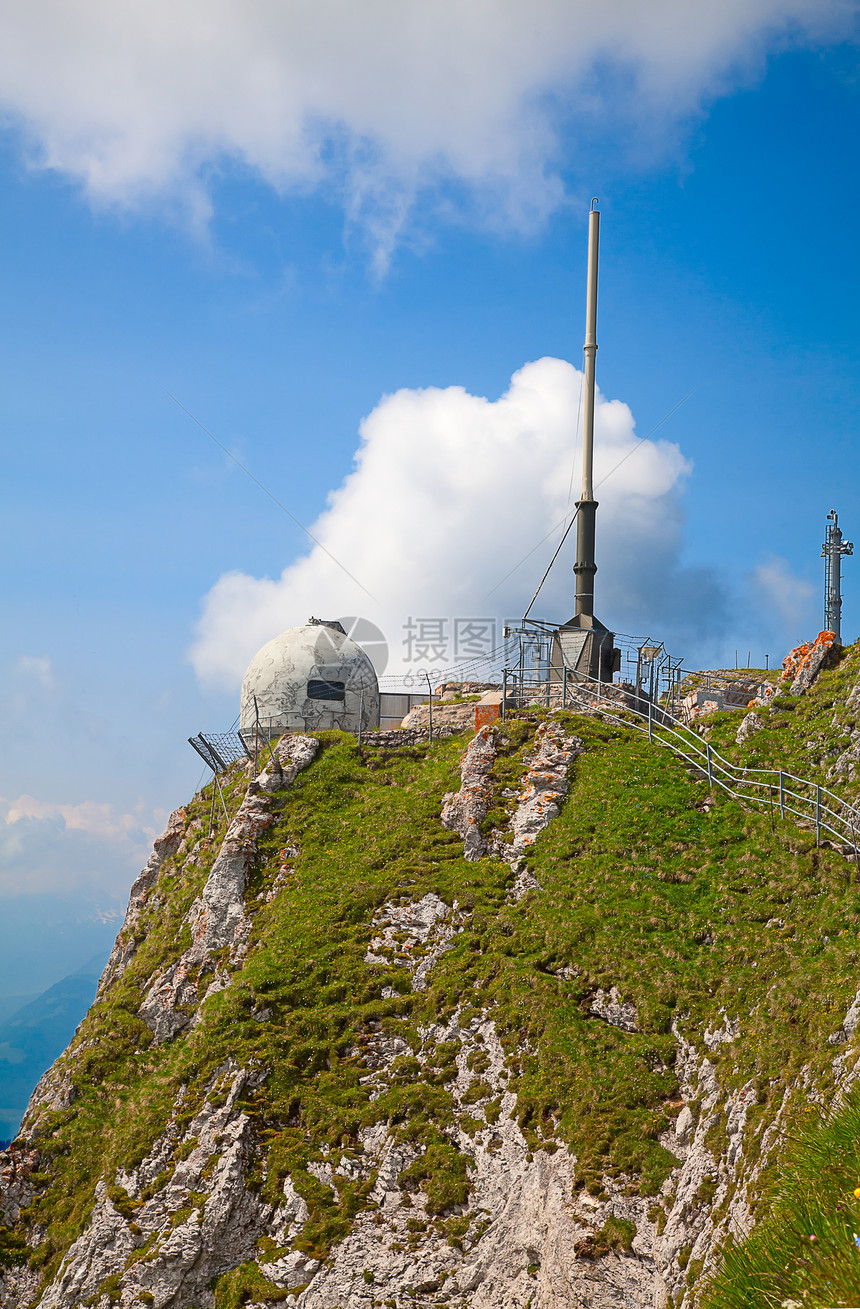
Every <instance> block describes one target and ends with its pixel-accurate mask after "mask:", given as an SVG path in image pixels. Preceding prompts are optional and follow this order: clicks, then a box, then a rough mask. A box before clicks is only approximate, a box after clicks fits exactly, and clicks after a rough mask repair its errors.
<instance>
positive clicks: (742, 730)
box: [735, 713, 764, 745]
mask: <svg viewBox="0 0 860 1309" xmlns="http://www.w3.org/2000/svg"><path fill="white" fill-rule="evenodd" d="M763 727H764V723H763V722H762V721H761V719H760V718H759V716H758V714H755V713H749V714H745V715H744V717H743V718H742V719H741V725H740V727H739V728H738V730H737V732H736V733H735V741H736V743H737V744H738V745H746V743H747V741H749V740H751V739H752V738H753V737H754V736H755V735H756V733H757V732H760V731H761V730H762V728H763Z"/></svg>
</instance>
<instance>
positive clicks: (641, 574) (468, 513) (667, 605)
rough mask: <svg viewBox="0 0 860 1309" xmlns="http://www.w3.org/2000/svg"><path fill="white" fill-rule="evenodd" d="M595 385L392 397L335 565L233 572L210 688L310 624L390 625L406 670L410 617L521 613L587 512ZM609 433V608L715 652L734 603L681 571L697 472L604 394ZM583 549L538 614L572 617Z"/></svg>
mask: <svg viewBox="0 0 860 1309" xmlns="http://www.w3.org/2000/svg"><path fill="white" fill-rule="evenodd" d="M580 383H581V374H580V373H579V372H578V371H577V370H576V369H575V368H574V367H573V366H572V365H571V364H569V363H565V362H564V361H562V360H560V359H550V358H546V359H540V360H538V361H536V362H534V363H530V364H526V365H525V366H524V367H523V368H521V369H520V370H519V371H518V372H517V373H515V374H514V377H513V378H512V380H511V385H510V388H509V390H508V391H507V392H506V393H505V394H504V395H503V396H501V397H500V398H499V399H498V400H495V401H492V400H487V399H484V398H483V397H481V396H475V395H470V394H469V392H468V391H466V390H464V389H463V388H462V387H448V388H446V389H439V388H435V387H430V388H427V389H424V390H401V391H398V392H396V393H395V394H394V395H390V396H387V397H385V398H384V399H383V400H382V401H381V402H380V403H379V405H378V406H377V407H376V408H375V409H374V411H373V412H372V413H371V414H370V415H369V417H367V418H366V419H365V420H364V422H363V423H362V424H361V429H360V430H361V444H360V447H359V450H358V453H357V455H356V464H355V469H354V471H353V472H352V473H351V474H350V475H349V476H348V477H347V478H346V479H345V481H344V482H343V484H342V485H341V486H340V487H339V488H338V489H337V490H336V491H334V492H333V493H332V494H331V495H330V497H329V508H328V509H327V510H326V511H325V512H324V513H323V514H322V515H321V517H320V518H319V520H318V521H317V522H316V524H315V525H314V527H313V533H314V536H315V537H316V538H317V539H318V541H319V542H320V543H321V545H323V546H325V549H326V550H327V551H328V552H329V554H326V553H325V552H324V551H323V550H322V549H321V548H320V547H319V546H316V547H314V548H313V549H312V550H311V551H310V553H309V554H308V555H307V556H305V557H304V558H302V559H299V560H298V561H296V562H295V563H293V564H291V565H290V566H288V567H287V568H286V569H285V571H284V572H283V573H282V575H281V576H280V577H279V578H278V579H277V580H273V579H271V578H255V577H249V576H248V575H247V574H244V573H239V572H234V573H228V574H226V575H225V576H223V577H221V578H220V579H219V581H218V582H217V583H216V584H215V586H214V587H213V588H212V590H211V591H210V592H209V594H208V596H207V597H206V598H205V601H204V607H203V615H202V618H201V620H200V624H199V628H198V633H197V639H196V641H195V643H194V646H193V648H192V651H191V657H192V662H193V664H194V667H195V669H196V671H197V673H198V676H199V677H200V678H201V680H202V681H203V682H204V683H206V684H209V685H213V686H221V687H224V688H229V689H235V688H236V687H237V686H238V683H239V680H240V678H241V676H242V673H243V671H244V669H245V666H246V665H247V663H248V660H249V659H250V657H251V656H252V655H253V653H254V652H255V651H256V650H257V649H258V648H259V647H260V646H261V645H262V644H263V643H264V642H265V641H268V640H269V639H270V638H271V637H272V636H274V635H275V634H276V633H277V632H279V631H282V630H283V629H284V628H286V627H289V626H292V625H294V624H296V623H303V622H305V621H306V620H307V618H308V617H309V615H311V614H315V615H316V616H318V617H332V618H333V617H337V616H340V615H342V614H355V613H360V614H363V615H364V616H365V617H367V618H369V619H371V620H373V621H374V622H376V623H378V624H379V626H380V627H381V628H382V630H383V631H384V632H385V633H386V634H387V636H388V639H389V643H390V644H391V645H392V647H393V654H394V656H395V657H394V660H393V664H392V666H395V667H396V665H397V656H398V654H399V653H400V642H401V640H402V628H403V624H404V622H405V621H406V619H407V618H409V617H415V618H418V617H430V616H437V617H446V618H457V617H486V616H496V617H500V618H504V617H510V616H512V615H521V614H522V613H523V610H524V608H525V606H526V605H527V603H528V601H529V599H530V597H531V594H532V592H533V590H534V588H535V586H536V585H537V582H538V581H539V579H540V576H541V574H542V572H543V570H544V568H545V566H546V563H547V562H548V560H549V558H550V557H551V555H552V552H553V549H554V548H555V545H556V544H557V542H558V539H559V536H560V532H559V531H553V532H552V535H551V536H550V539H549V540H547V541H546V542H544V543H543V545H541V546H540V548H539V549H538V550H536V551H535V552H534V553H533V554H531V556H530V558H529V559H528V560H527V562H526V563H525V564H523V565H522V567H520V568H517V569H516V571H514V572H513V574H512V576H510V577H509V578H508V579H507V580H506V581H505V582H504V583H503V585H501V586H499V585H498V583H499V582H500V580H501V579H502V578H504V577H505V574H507V573H508V572H509V571H510V570H511V569H514V568H515V566H516V565H517V564H518V563H519V561H520V560H522V559H523V557H524V556H526V555H528V554H529V553H530V552H531V551H532V550H533V548H534V546H535V545H536V543H538V542H540V541H541V538H542V537H544V536H545V534H546V533H547V532H548V531H550V530H551V529H553V528H554V527H555V525H556V524H557V523H558V522H559V521H560V520H561V519H562V518H563V517H564V515H565V513H566V512H567V510H568V508H569V506H570V498H572V499H573V500H575V499H576V493H577V491H578V485H579V482H578V479H579V471H578V469H577V471H576V474H575V476H574V478H573V495H572V497H570V498H569V493H570V488H571V481H572V479H571V468H572V454H573V445H574V432H575V431H576V427H577V416H578V412H579V400H580ZM595 428H596V438H595V446H596V449H595V488H596V494H597V496H598V499H599V501H600V508H599V510H598V557H599V565H600V571H599V572H598V575H597V604H596V608H597V612H598V614H599V615H600V616H601V617H602V618H603V620H604V621H606V622H607V623H609V624H612V625H614V626H616V627H617V628H620V629H621V630H626V631H633V632H639V631H641V629H642V626H643V625H644V624H646V623H647V624H648V625H649V626H653V625H654V624H659V625H660V634H661V635H664V634H668V635H670V636H672V635H674V636H676V637H678V638H679V639H680V638H684V639H686V638H687V637H689V636H690V635H691V634H693V633H695V635H696V639H697V640H699V642H701V640H702V637H703V636H704V635H706V634H707V633H708V632H709V631H712V630H713V629H714V627H715V626H716V627H718V626H719V624H720V622H721V619H722V615H723V611H724V600H723V596H722V593H721V592H720V590H719V588H718V587H717V586H716V585H715V583H714V581H713V579H712V577H711V575H710V574H709V573H707V572H706V571H703V570H698V571H696V570H690V569H685V568H684V567H682V565H681V563H680V549H681V528H682V515H681V509H680V500H679V493H680V489H681V486H682V484H683V481H684V478H685V477H686V475H687V474H688V473H689V471H690V464H689V463H688V462H687V460H685V458H684V456H683V455H682V453H681V451H680V449H679V448H678V446H677V445H675V444H673V443H671V442H668V441H644V442H642V443H641V444H640V443H639V442H638V439H637V437H636V434H635V430H634V421H633V416H632V414H631V412H630V410H629V409H628V407H627V405H625V404H623V403H621V402H620V401H618V400H611V401H609V400H606V399H604V398H603V397H602V396H601V395H600V394H599V393H598V403H597V411H596V422H595ZM622 461H623V462H622ZM603 479H605V481H604V480H603ZM601 483H602V484H601ZM572 547H573V533H571V536H570V538H569V539H568V543H567V546H566V548H565V551H564V552H563V554H562V556H561V557H560V558H559V561H558V563H557V565H556V567H555V569H554V570H553V572H552V574H551V575H550V580H549V581H548V583H547V586H546V588H545V592H543V593H542V594H541V599H540V602H539V604H538V606H537V608H536V610H535V611H534V613H535V615H537V614H538V613H544V614H547V615H549V616H551V617H554V618H555V619H558V620H563V619H566V618H568V617H569V616H570V614H571V612H572V609H573V578H572V575H571V571H570V570H571V565H572V562H573V559H572ZM330 555H332V556H334V558H335V559H337V560H340V561H341V562H342V563H343V564H344V566H345V567H346V568H348V569H349V571H350V573H352V574H353V576H354V577H355V578H357V579H358V580H359V581H360V583H361V584H362V586H363V587H365V588H366V592H370V594H371V595H372V596H373V597H375V599H371V598H370V597H369V596H368V594H367V593H366V592H365V591H362V590H361V589H360V588H359V587H358V586H356V585H355V583H354V582H352V581H351V580H350V579H349V578H348V577H347V576H346V574H345V572H344V571H342V569H340V568H338V566H337V565H336V564H335V563H334V562H333V561H332V559H331V558H330Z"/></svg>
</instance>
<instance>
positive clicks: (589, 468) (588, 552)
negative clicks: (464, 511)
mask: <svg viewBox="0 0 860 1309" xmlns="http://www.w3.org/2000/svg"><path fill="white" fill-rule="evenodd" d="M596 203H597V202H596V200H592V202H591V212H590V213H589V215H588V293H587V297H586V307H585V346H584V351H583V352H584V355H585V364H584V371H585V387H584V390H585V396H584V405H583V427H582V494H581V496H580V499H579V500H577V502H576V507H577V509H578V510H579V514H578V517H577V523H576V563H575V564H574V565H573V571H574V573H575V574H576V610H575V614H576V617H577V618H581V617H584V618H593V617H594V574H595V573H596V572H597V565H596V564H595V562H594V527H595V518H596V516H597V501H596V500H595V498H594V487H593V485H592V474H593V463H594V374H595V362H596V359H595V357H596V355H597V253H598V244H599V240H600V211H599V210H597V209H595V207H594V206H595V204H596Z"/></svg>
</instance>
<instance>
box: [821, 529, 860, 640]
mask: <svg viewBox="0 0 860 1309" xmlns="http://www.w3.org/2000/svg"><path fill="white" fill-rule="evenodd" d="M853 553H854V546H853V545H852V544H851V542H850V541H843V540H842V529H841V528H840V526H839V519H838V517H837V514H836V510H835V509H831V510H830V513H829V514H828V515H827V537H826V539H825V541H824V545H823V546H822V547H821V557H822V559H823V560H824V630H825V631H826V632H833V634H834V636H835V637H836V640H837V641H838V642H839V643H840V644H841V643H842V556H843V555H853Z"/></svg>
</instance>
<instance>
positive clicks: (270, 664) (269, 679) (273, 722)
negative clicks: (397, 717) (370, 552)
mask: <svg viewBox="0 0 860 1309" xmlns="http://www.w3.org/2000/svg"><path fill="white" fill-rule="evenodd" d="M255 698H256V704H255ZM258 714H259V721H260V727H261V729H262V734H263V736H264V737H275V736H282V735H283V734H284V732H306V731H310V732H321V731H325V730H327V729H329V728H333V727H336V728H340V729H341V730H342V731H344V732H358V727H359V718H360V719H361V726H362V728H363V729H364V730H367V729H370V728H375V727H376V726H377V725H378V723H379V683H378V681H377V680H376V672H375V670H374V667H373V664H372V663H371V662H370V660H369V658H368V657H367V655H366V654H365V653H364V651H363V650H362V648H361V646H358V645H356V644H355V642H354V641H351V640H350V639H349V637H348V636H347V635H346V633H345V632H344V630H343V628H342V627H341V625H340V623H334V622H331V623H330V622H325V621H324V620H322V619H319V618H310V619H308V622H307V623H306V624H305V626H304V627H291V628H290V629H289V630H288V631H286V632H281V635H280V636H276V637H275V638H274V640H272V641H269V642H268V644H267V645H264V646H263V648H262V650H258V651H257V653H256V654H255V655H254V658H253V659H252V660H251V662H250V664H249V665H248V670H247V672H246V673H245V677H244V679H243V681H242V701H241V708H240V713H239V731H240V732H241V734H242V736H243V737H244V738H245V740H246V741H248V742H249V743H250V741H251V739H252V738H253V735H254V727H255V723H256V721H257V716H258Z"/></svg>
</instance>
